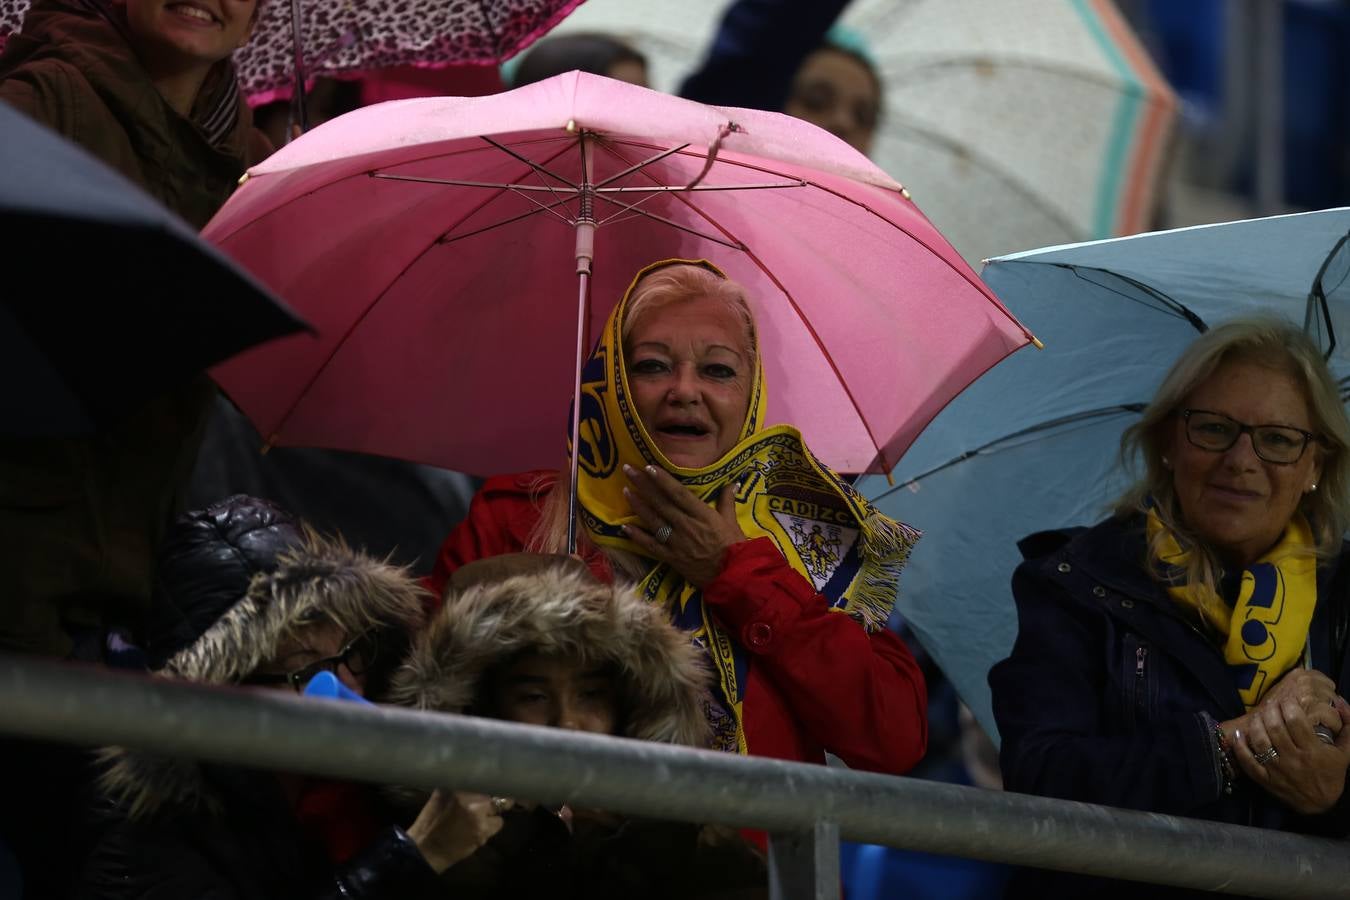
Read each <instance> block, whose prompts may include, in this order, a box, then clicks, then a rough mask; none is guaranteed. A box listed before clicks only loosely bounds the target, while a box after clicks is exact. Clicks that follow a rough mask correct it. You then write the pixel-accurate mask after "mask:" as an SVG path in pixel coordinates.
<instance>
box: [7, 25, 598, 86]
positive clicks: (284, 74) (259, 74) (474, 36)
mask: <svg viewBox="0 0 1350 900" xmlns="http://www.w3.org/2000/svg"><path fill="white" fill-rule="evenodd" d="M299 2H300V19H301V30H302V34H303V38H304V40H303V50H304V57H303V65H304V68H305V74H306V75H307V76H315V75H337V74H344V73H345V74H353V73H359V72H362V71H366V70H369V69H380V68H385V67H388V66H401V65H425V66H441V65H451V64H456V63H482V64H485V65H492V64H496V63H499V62H502V61H503V60H505V59H508V58H510V57H511V56H513V55H514V54H516V53H518V52H520V51H521V50H523V49H524V48H526V47H528V46H529V45H530V44H531V43H533V42H534V41H535V40H536V39H537V38H539V37H540V36H542V35H543V34H545V33H546V32H547V31H548V30H549V29H550V28H552V27H553V26H554V25H556V24H557V23H558V22H559V21H561V20H562V19H563V18H564V17H565V16H566V15H567V14H568V13H570V12H571V11H572V10H573V9H574V8H575V7H576V6H578V5H579V4H580V3H581V2H582V0H299ZM28 5H29V0H0V47H3V45H4V39H5V37H6V36H7V35H9V34H11V33H13V32H16V31H19V30H21V26H22V23H23V17H24V13H25V12H27V10H28ZM259 15H260V19H259V22H258V27H257V30H256V31H255V32H254V35H253V39H252V40H250V41H249V43H248V46H246V47H244V48H243V49H242V50H240V51H239V52H238V53H236V54H235V63H236V66H237V68H238V70H239V82H240V85H241V86H242V88H243V90H244V92H245V93H246V94H247V95H248V96H249V99H250V100H252V101H253V102H255V103H256V102H262V101H266V100H268V99H272V98H273V96H274V95H275V94H276V92H277V91H279V90H286V89H288V88H289V87H290V86H291V84H292V83H293V81H294V77H295V75H294V73H295V48H294V44H293V42H292V28H291V3H290V2H289V0H270V2H267V3H265V4H264V5H263V8H262V12H261V13H260V14H259Z"/></svg>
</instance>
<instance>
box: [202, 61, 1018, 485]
mask: <svg viewBox="0 0 1350 900" xmlns="http://www.w3.org/2000/svg"><path fill="white" fill-rule="evenodd" d="M246 177H247V181H246V183H245V184H244V185H243V187H242V188H241V189H240V190H239V191H238V192H237V193H236V194H235V195H234V197H233V198H232V199H231V200H230V202H229V203H228V204H226V206H225V208H224V209H223V210H221V212H220V213H219V214H218V215H217V216H216V218H215V219H214V220H213V221H212V222H211V223H210V224H209V225H208V226H207V228H206V230H205V235H206V236H207V237H208V238H210V239H211V240H214V241H216V242H217V243H218V244H220V245H221V246H222V247H223V248H224V249H225V251H226V252H227V253H229V254H231V255H233V256H234V257H235V258H236V259H238V260H239V261H240V262H242V263H243V264H244V265H245V266H246V267H248V268H249V269H251V270H252V271H253V272H254V273H255V274H256V275H257V276H258V277H259V278H260V279H261V280H262V281H263V282H264V283H266V284H267V285H269V286H270V287H272V288H273V289H274V290H276V291H277V292H278V293H279V294H280V295H281V296H283V297H285V298H286V299H287V300H288V301H289V302H290V303H291V304H292V305H293V306H294V307H295V308H296V310H297V311H298V312H300V313H301V314H302V315H304V316H305V317H306V318H307V319H309V321H310V322H312V323H313V324H314V326H315V327H316V328H317V330H318V336H317V337H302V338H292V339H287V340H283V341H278V342H274V343H272V344H270V345H268V346H267V347H265V348H262V349H260V350H258V351H255V352H249V353H246V354H245V355H243V356H241V357H238V358H237V359H236V360H234V361H231V362H230V363H228V364H226V365H224V366H222V367H221V368H219V369H218V370H217V372H216V377H217V380H218V381H219V382H220V383H221V385H222V386H223V387H224V388H225V390H226V391H227V392H228V393H229V394H230V396H231V397H232V398H233V399H234V400H235V402H236V403H238V404H239V406H240V407H241V408H242V409H243V410H244V412H245V413H247V414H248V415H249V416H250V418H252V420H253V421H254V423H255V424H256V425H257V426H258V429H259V432H260V433H261V434H263V435H264V436H265V437H266V439H267V441H268V442H269V443H271V444H298V445H318V446H326V447H338V448H344V449H348V450H357V451H362V452H367V453H376V454H381V455H386V456H397V457H401V458H404V459H410V460H415V461H418V462H426V463H432V464H435V465H439V466H445V467H448V468H454V469H459V470H463V471H468V472H474V473H478V474H489V473H495V472H505V471H512V470H520V469H527V468H537V467H554V466H557V464H558V463H559V462H560V461H561V458H562V455H563V449H564V444H563V437H564V434H565V422H566V415H567V409H568V404H569V400H570V398H571V396H572V395H574V393H575V392H576V384H577V379H578V377H579V374H578V360H579V357H580V355H581V354H582V353H584V352H585V351H587V350H589V344H590V335H591V334H595V333H596V332H597V330H598V328H599V326H600V325H601V324H602V323H603V322H604V319H605V317H606V316H607V315H608V313H609V311H610V310H611V309H612V308H613V305H614V304H615V303H616V302H617V301H618V299H619V296H620V295H621V293H622V292H623V290H624V288H625V287H626V286H627V284H628V281H629V279H631V278H632V276H633V273H634V272H636V271H637V270H638V269H639V268H640V267H642V266H643V265H645V264H647V263H649V262H652V261H654V260H657V259H662V258H666V257H672V256H680V257H686V258H698V257H706V258H709V259H712V260H713V261H715V262H716V263H717V264H718V265H719V266H721V267H722V268H723V269H724V270H725V271H726V272H727V274H728V275H729V276H730V277H732V278H734V279H736V280H737V281H740V282H741V283H743V284H745V285H746V286H747V287H748V288H749V290H750V294H751V297H752V301H753V303H754V304H755V306H756V310H757V319H758V323H759V329H760V334H761V340H762V347H763V355H764V360H765V370H766V378H767V384H768V390H769V398H770V399H769V413H770V421H771V422H772V421H783V422H789V423H791V424H794V425H796V426H797V427H798V428H800V429H801V431H802V432H803V433H804V435H805V438H806V440H807V442H808V443H809V444H810V446H811V447H812V449H813V450H814V451H815V452H816V454H817V455H818V456H819V457H820V458H821V459H822V460H823V461H824V462H825V463H826V464H828V465H830V466H833V467H834V468H836V469H838V470H841V471H845V472H863V471H871V472H884V471H888V470H889V469H890V468H891V467H892V466H893V465H894V464H895V463H896V461H897V460H898V459H899V458H900V455H901V454H902V453H903V452H904V451H905V448H906V447H908V446H909V444H910V442H911V441H913V440H914V438H915V436H917V435H918V433H919V432H920V431H921V430H922V429H923V427H924V426H925V425H926V424H927V423H928V421H929V420H930V419H932V417H933V416H934V415H935V414H936V413H937V412H938V411H939V410H940V409H942V407H943V406H945V405H946V404H947V402H948V401H949V400H951V399H952V397H954V396H955V395H956V394H958V393H959V392H960V391H961V390H962V389H963V388H965V386H966V385H967V384H969V383H970V382H971V381H973V380H974V379H975V378H977V377H978V376H979V375H980V374H981V373H983V372H984V371H985V370H986V369H988V368H989V367H990V366H992V365H993V364H994V363H996V362H998V361H999V360H1000V359H1002V358H1003V357H1004V356H1006V355H1007V354H1008V353H1010V352H1012V351H1013V350H1015V349H1017V348H1018V347H1021V346H1023V345H1024V344H1026V343H1027V342H1028V341H1029V340H1031V339H1032V338H1031V336H1030V335H1029V333H1028V332H1027V331H1026V330H1025V329H1024V328H1023V327H1022V326H1021V325H1020V324H1019V323H1018V322H1017V321H1016V320H1015V319H1014V318H1013V317H1012V315H1011V314H1010V313H1009V312H1008V311H1007V310H1006V309H1005V308H1004V307H1003V306H1002V304H1000V303H999V302H998V300H997V299H996V298H995V297H994V295H993V294H992V293H991V292H990V291H989V289H988V288H986V287H985V286H984V284H983V283H982V282H981V281H980V280H979V278H977V277H976V276H975V274H974V273H973V272H972V271H971V270H970V269H969V268H968V267H967V266H966V264H965V263H964V262H963V261H962V260H961V257H960V256H959V255H958V254H957V253H956V252H955V251H954V250H953V249H952V248H951V247H950V246H949V245H948V244H947V242H946V241H945V240H944V239H943V237H942V235H940V234H939V233H938V232H937V230H936V229H935V228H934V227H933V226H932V225H931V224H930V223H929V222H928V220H927V219H926V218H924V216H923V214H922V213H921V212H919V210H918V208H917V207H915V206H914V205H913V204H912V203H911V202H910V201H909V200H908V199H907V197H906V196H905V192H904V189H903V188H901V187H900V185H899V184H897V183H896V182H895V181H893V180H892V179H891V178H890V177H888V176H887V175H886V174H885V173H884V172H882V171H881V170H879V169H877V168H876V167H875V166H873V165H872V164H871V163H870V162H868V161H867V159H866V158H864V157H863V156H861V155H860V154H858V153H857V152H855V151H854V150H852V149H851V148H850V147H848V146H847V145H845V144H844V143H843V142H841V141H839V140H837V139H836V138H834V137H833V136H832V135H830V134H827V133H826V132H824V131H821V130H819V129H817V128H815V127H814V126H811V125H808V124H806V123H804V122H801V121H798V120H795V119H791V118H788V117H786V116H782V115H778V114H776V113H766V112H758V111H753V110H743V109H735V110H732V109H719V108H716V107H710V106H703V105H701V104H697V103H693V102H690V101H687V100H682V99H679V98H676V97H671V96H667V95H665V94H660V93H657V92H655V91H650V90H646V89H644V88H639V87H634V86H633V85H629V84H625V83H622V82H617V81H612V80H610V79H606V78H601V77H599V76H593V75H586V74H582V73H577V72H570V73H568V74H566V75H561V76H558V77H556V78H552V79H549V80H548V81H543V82H539V83H537V84H533V85H528V86H526V87H523V88H520V89H518V90H515V91H511V92H509V93H505V94H498V95H495V96H491V97H476V98H434V99H418V100H405V101H397V102H392V103H384V104H380V105H378V106H373V107H367V108H364V109H360V110H357V111H355V112H353V113H350V114H348V115H346V116H343V117H341V118H339V119H336V120H333V121H332V122H329V123H327V124H325V125H322V126H320V127H319V128H317V129H316V130H314V131H312V132H310V133H309V134H307V135H305V136H304V137H303V138H301V139H300V140H298V141H296V142H294V143H292V144H290V145H289V146H287V147H286V148H285V149H283V150H281V151H280V152H278V153H277V154H276V155H275V156H272V157H271V158H270V159H268V160H267V161H266V162H264V163H263V164H262V165H260V166H258V167H256V168H254V169H253V170H252V171H251V172H250V173H249V175H248V176H246ZM592 246H593V252H592ZM592 258H593V260H594V265H593V270H594V277H593V278H590V277H589V275H588V273H590V272H591V270H592ZM578 272H580V273H583V275H582V278H581V279H580V288H578V280H577V278H576V277H575V274H576V273H578ZM588 284H589V296H590V297H591V298H592V302H590V303H587V302H586V297H587V294H588V291H587V287H588ZM578 294H579V295H580V297H581V298H582V302H581V303H580V304H578V303H576V302H574V298H576V297H577V296H578ZM573 335H576V336H577V339H576V340H575V341H573V340H572V337H573ZM575 427H576V425H575V420H574V421H573V428H574V429H575Z"/></svg>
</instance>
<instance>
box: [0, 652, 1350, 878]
mask: <svg viewBox="0 0 1350 900" xmlns="http://www.w3.org/2000/svg"><path fill="white" fill-rule="evenodd" d="M0 733H7V734H12V735H23V736H28V737H33V738H42V739H48V740H56V741H65V742H73V743H79V744H122V745H125V746H129V747H138V748H143V749H146V750H154V751H158V752H162V753H168V754H179V755H184V756H192V757H199V758H202V759H207V760H214V761H217V762H226V763H235V764H240V765H247V766H253V767H258V768H264V769H276V770H280V771H290V772H308V773H313V774H316V775H326V776H331V777H338V778H350V779H357V780H366V781H372V782H376V783H384V784H389V783H393V784H405V785H411V786H416V787H422V788H435V787H441V786H445V787H454V788H455V789H459V790H469V791H478V792H482V793H490V794H498V795H506V796H513V797H518V798H522V799H529V800H535V801H539V802H568V803H572V804H575V805H578V806H585V807H591V808H597V809H607V810H611V811H613V812H620V813H626V814H630V815H639V816H655V817H662V818H666V819H675V820H681V821H688V822H702V823H719V824H724V825H730V826H735V827H739V828H753V829H760V830H763V831H767V832H769V833H770V835H771V837H772V841H771V845H772V851H771V859H772V864H771V882H776V884H774V885H773V890H774V892H775V895H776V896H780V897H785V898H797V897H801V898H808V897H809V898H824V897H837V896H838V840H839V838H840V837H843V838H848V839H851V840H855V841H864V842H868V843H875V844H886V845H889V846H892V847H904V848H907V849H911V850H923V851H928V852H932V853H944V854H952V855H957V856H965V857H970V858H974V859H982V860H990V861H994V862H1004V863H1013V864H1018V865H1032V866H1040V867H1044V868H1050V869H1060V870H1064V871H1070V872H1080V873H1084V874H1088V875H1101V876H1107V877H1114V878H1131V879H1135V880H1140V881H1147V882H1153V883H1158V884H1170V885H1180V886H1184V887H1193V888H1203V889H1209V890H1217V891H1226V892H1231V893H1243V894H1249V895H1258V896H1266V897H1337V896H1339V897H1343V896H1345V894H1346V886H1347V885H1350V852H1347V851H1350V845H1347V844H1346V843H1343V842H1340V841H1332V840H1327V839H1319V838H1309V837H1302V836H1297V835H1291V834H1285V833H1281V832H1272V831H1262V830H1258V829H1253V828H1244V827H1239V826H1233V825H1220V824H1215V823H1211V822H1201V821H1196V820H1190V819H1181V818H1176V817H1172V816H1164V815H1155V814H1149V813H1138V812H1130V811H1125V810H1117V809H1111V808H1108V807H1103V806H1094V805H1091V804H1086V803H1072V802H1067V801H1056V800H1049V799H1045V798H1040V797H1030V796H1025V795H1021V794H1012V793H1002V792H998V791H985V790H980V789H977V788H967V787H961V786H957V785H948V784H937V783H933V782H926V781H919V780H916V779H910V778H895V777H890V776H884V775H873V774H868V773H863V772H853V771H848V770H844V769H836V768H826V767H824V766H813V765H805V764H800V763H787V762H780V761H776V760H766V759H755V758H745V757H739V756H735V755H731V754H722V753H713V752H710V751H703V750H690V749H686V748H679V747H671V746H666V745H662V744H651V743H644V742H640V741H632V740H625V739H621V738H610V737H603V736H599V735H590V734H581V733H577V732H569V731H563V730H559V729H550V728H537V727H531V726H527V725H516V724H512V723H507V722H497V721H492V720H487V719H478V718H472V717H467V716H444V715H436V714H430V713H419V712H413V711H410V710H404V709H394V708H388V707H372V706H366V705H364V704H355V703H342V702H323V701H315V700H307V699H304V698H301V697H297V696H295V695H292V694H289V693H286V692H281V691H243V690H235V689H228V688H213V687H206V686H202V685H195V684H186V683H182V682H174V681H169V680H166V679H155V678H146V677H142V676H136V675H129V674H123V673H117V672H112V671H109V670H105V669H98V668H94V667H85V666H79V665H73V664H63V663H57V662H51V661H46V660H39V659H34V658H29V657H14V656H6V655H0ZM1178 764H1180V762H1179V763H1178Z"/></svg>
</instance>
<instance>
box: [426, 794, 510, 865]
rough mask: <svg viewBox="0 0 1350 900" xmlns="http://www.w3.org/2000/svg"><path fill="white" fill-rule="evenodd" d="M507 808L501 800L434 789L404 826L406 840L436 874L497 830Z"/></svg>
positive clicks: (466, 856)
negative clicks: (414, 816) (424, 803)
mask: <svg viewBox="0 0 1350 900" xmlns="http://www.w3.org/2000/svg"><path fill="white" fill-rule="evenodd" d="M511 806H512V803H511V801H510V800H506V799H504V798H501V797H485V796H483V795H482V794H461V793H452V792H450V791H443V790H437V791H435V792H433V793H432V795H431V798H430V799H429V800H427V802H426V805H425V806H423V807H422V811H421V812H420V813H418V814H417V820H416V821H414V822H413V823H412V825H410V826H409V827H408V837H410V838H412V840H413V843H415V844H417V849H418V850H419V851H421V853H422V857H423V858H424V859H425V860H426V861H427V864H428V865H430V866H431V868H432V871H434V872H435V873H436V874H437V875H439V874H441V873H442V872H444V871H445V870H446V869H448V868H450V867H451V866H453V865H454V864H455V863H457V862H459V861H460V860H462V859H467V858H468V857H470V856H472V855H473V853H474V851H476V850H477V849H478V848H479V847H481V846H483V845H484V844H486V843H487V842H488V839H489V838H491V837H492V836H493V835H494V834H496V833H497V832H499V831H501V830H502V816H501V814H502V813H503V812H505V811H506V810H508V809H510V808H511Z"/></svg>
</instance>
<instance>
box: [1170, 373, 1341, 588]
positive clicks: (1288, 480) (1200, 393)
mask: <svg viewBox="0 0 1350 900" xmlns="http://www.w3.org/2000/svg"><path fill="white" fill-rule="evenodd" d="M1185 408H1189V409H1203V410H1209V411H1211V412H1216V413H1221V414H1223V415H1225V416H1228V417H1229V418H1231V419H1234V420H1236V421H1238V422H1242V423H1244V424H1247V425H1286V426H1291V427H1293V428H1298V429H1300V430H1302V431H1309V432H1312V431H1315V430H1316V429H1315V428H1314V425H1313V420H1312V414H1311V412H1310V411H1309V408H1308V401H1307V398H1305V397H1304V395H1303V392H1302V390H1301V389H1300V388H1299V385H1298V382H1296V381H1295V380H1294V379H1293V378H1291V377H1290V376H1289V375H1286V374H1285V373H1283V372H1279V371H1276V370H1275V369H1270V368H1266V367H1265V366H1261V365H1257V364H1255V363H1250V362H1240V361H1235V362H1230V363H1225V364H1224V365H1222V366H1220V367H1219V368H1218V369H1217V370H1216V371H1215V372H1214V374H1213V375H1211V376H1210V377H1209V378H1208V379H1207V380H1206V381H1204V382H1203V383H1202V384H1201V385H1200V386H1199V387H1197V388H1196V389H1195V390H1194V391H1192V392H1191V395H1190V396H1189V397H1188V398H1187V399H1186V402H1185ZM1167 458H1168V460H1169V461H1170V463H1171V467H1172V484H1173V486H1174V488H1175V490H1176V493H1177V500H1178V501H1179V502H1180V504H1181V513H1182V516H1183V517H1184V518H1185V520H1186V524H1187V525H1188V526H1189V527H1190V529H1191V530H1192V531H1194V532H1195V534H1196V536H1197V537H1198V538H1199V539H1200V540H1202V541H1204V542H1205V543H1206V544H1207V545H1208V546H1209V547H1210V548H1211V549H1212V550H1214V551H1215V552H1216V553H1217V554H1218V555H1219V557H1220V558H1221V559H1222V560H1224V562H1225V563H1226V564H1228V565H1240V566H1244V567H1245V566H1247V565H1250V564H1251V563H1253V562H1255V561H1256V560H1258V559H1260V558H1261V556H1262V555H1264V554H1265V552H1266V551H1267V550H1269V549H1270V548H1271V547H1272V546H1273V545H1274V544H1275V543H1276V542H1277V541H1278V540H1279V539H1280V536H1281V535H1282V534H1283V533H1284V530H1285V528H1286V527H1287V526H1288V524H1289V521H1290V519H1292V518H1293V516H1294V512H1295V511H1296V510H1297V509H1298V504H1299V501H1300V500H1301V499H1302V498H1303V495H1304V494H1305V493H1306V492H1307V491H1308V490H1309V489H1310V487H1311V486H1312V485H1313V484H1314V483H1316V482H1317V480H1318V478H1319V477H1320V476H1321V450H1320V448H1319V447H1318V446H1317V445H1315V444H1310V445H1309V446H1308V447H1307V448H1306V449H1305V450H1304V451H1303V456H1302V457H1300V458H1299V460H1298V462H1295V463H1291V464H1288V465H1280V464H1278V463H1271V462H1266V461H1265V460H1263V459H1261V458H1260V457H1258V456H1257V455H1256V452H1255V451H1254V450H1253V449H1252V439H1251V435H1250V434H1243V435H1240V436H1239V437H1238V439H1237V443H1235V444H1233V446H1232V447H1230V448H1228V450H1226V451H1220V452H1216V451H1212V450H1205V449H1202V448H1200V447H1196V446H1195V445H1193V444H1192V443H1191V442H1190V440H1189V439H1188V438H1187V437H1186V423H1185V421H1184V420H1183V419H1182V417H1181V416H1180V415H1178V416H1176V422H1175V424H1174V425H1173V432H1172V442H1171V446H1170V448H1169V452H1168V453H1167Z"/></svg>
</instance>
